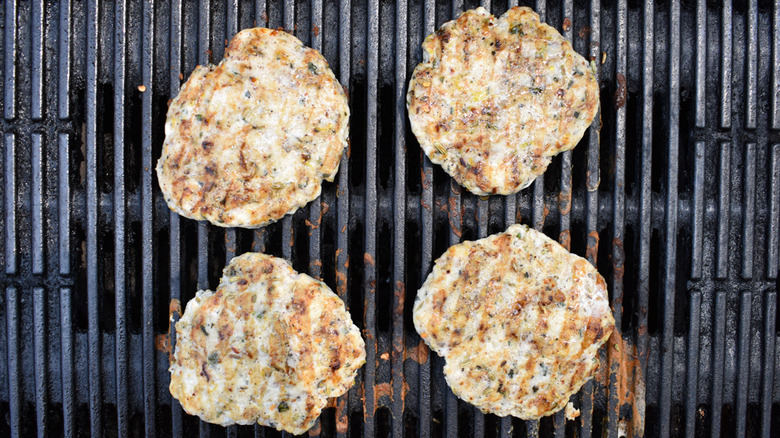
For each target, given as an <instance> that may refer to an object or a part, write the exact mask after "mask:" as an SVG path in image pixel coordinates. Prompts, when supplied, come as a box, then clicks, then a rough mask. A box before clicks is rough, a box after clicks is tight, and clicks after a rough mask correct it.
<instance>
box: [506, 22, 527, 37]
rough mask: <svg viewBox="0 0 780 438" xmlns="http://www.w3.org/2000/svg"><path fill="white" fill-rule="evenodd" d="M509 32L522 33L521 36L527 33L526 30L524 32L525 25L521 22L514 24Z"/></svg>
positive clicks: (513, 33)
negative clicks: (520, 23)
mask: <svg viewBox="0 0 780 438" xmlns="http://www.w3.org/2000/svg"><path fill="white" fill-rule="evenodd" d="M509 33H511V34H512V35H520V36H523V35H525V32H523V26H521V25H519V24H516V25H514V26H512V28H511V29H509Z"/></svg>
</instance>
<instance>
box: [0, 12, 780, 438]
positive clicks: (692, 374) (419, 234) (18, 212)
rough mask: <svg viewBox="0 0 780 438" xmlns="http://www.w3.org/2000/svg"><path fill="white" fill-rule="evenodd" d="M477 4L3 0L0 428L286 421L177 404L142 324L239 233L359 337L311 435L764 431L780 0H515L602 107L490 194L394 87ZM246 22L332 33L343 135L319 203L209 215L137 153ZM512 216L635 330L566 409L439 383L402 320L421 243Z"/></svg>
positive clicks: (773, 405) (152, 332)
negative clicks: (532, 414) (278, 211)
mask: <svg viewBox="0 0 780 438" xmlns="http://www.w3.org/2000/svg"><path fill="white" fill-rule="evenodd" d="M482 3H484V4H485V6H487V7H488V9H490V10H491V11H492V12H493V13H496V14H500V13H502V12H503V11H505V10H506V9H507V8H508V7H509V6H513V5H514V4H515V2H513V1H509V2H499V1H496V2H492V3H491V2H482ZM476 6H479V4H477V3H476V2H474V1H467V2H463V1H458V2H454V4H449V3H446V2H435V1H433V0H414V1H408V0H404V1H400V2H389V1H379V0H367V1H358V0H338V1H336V0H314V1H313V2H280V1H265V0H254V1H249V0H232V1H227V2H209V1H206V0H201V1H197V2H196V1H184V2H183V1H181V0H171V1H169V2H160V3H156V2H150V1H143V2H137V1H129V2H128V1H115V2H98V1H97V0H88V1H86V2H71V1H68V0H59V1H53V2H44V1H42V0H34V1H32V2H18V1H15V0H11V1H6V2H4V3H3V4H2V7H0V23H2V31H1V34H2V37H1V38H2V44H0V50H2V52H0V59H2V64H3V65H2V69H3V77H2V81H0V87H2V93H0V94H2V96H3V98H2V111H0V113H2V118H1V119H0V131H2V135H1V136H0V137H1V138H2V146H3V153H2V154H0V169H2V177H0V179H1V180H2V182H1V185H0V187H2V191H1V193H2V195H0V197H2V205H3V213H4V214H2V215H0V229H2V232H0V246H2V251H0V266H2V270H0V288H2V292H3V293H0V355H2V357H3V358H4V359H3V360H0V376H2V377H0V435H4V436H5V435H23V436H29V435H36V434H37V435H44V434H46V435H65V436H82V435H88V434H90V433H91V434H92V435H96V436H102V435H105V434H111V435H113V434H117V435H120V436H126V435H128V434H129V433H128V431H130V430H134V431H138V432H139V433H140V432H141V431H143V433H144V434H145V435H150V436H154V435H161V436H170V435H173V436H191V435H193V434H195V433H200V434H201V435H202V436H208V435H210V434H214V435H220V436H221V435H228V436H237V435H242V436H245V435H255V436H275V435H278V434H277V433H276V431H272V430H268V429H265V428H262V427H259V426H257V427H254V428H252V427H231V428H227V429H223V428H219V427H213V426H209V425H207V424H205V423H201V422H199V421H198V420H197V418H193V417H191V416H189V415H187V414H185V413H184V412H183V411H182V410H181V408H180V407H179V405H178V404H177V403H176V402H175V400H171V397H170V395H169V393H168V389H167V384H168V379H169V377H168V372H167V354H166V353H164V352H162V351H158V350H156V349H155V338H156V336H159V335H162V334H165V333H167V332H168V330H169V328H170V326H171V323H169V321H168V318H169V302H170V300H172V299H178V300H180V301H181V302H182V304H184V303H186V302H187V300H189V299H190V298H192V297H193V296H194V293H195V291H196V290H197V289H198V288H205V287H209V286H211V287H214V286H215V285H216V284H217V282H218V277H219V275H220V272H221V269H222V267H223V266H224V265H225V264H226V262H227V261H228V260H229V259H230V258H231V257H233V256H234V255H237V254H241V253H243V252H246V251H250V250H254V251H264V252H268V253H270V254H273V255H277V256H282V257H284V258H287V259H289V260H291V261H292V263H293V266H294V267H295V269H296V270H299V271H301V272H308V273H309V274H312V275H314V276H319V277H322V278H323V279H324V281H325V282H326V283H327V284H328V285H329V286H331V287H332V288H333V289H334V290H335V291H336V292H337V293H338V294H339V295H340V296H341V297H342V298H344V300H345V301H346V303H347V305H348V306H349V309H350V310H351V313H352V315H353V319H354V320H355V322H356V323H357V324H358V325H359V327H360V328H361V329H362V330H363V334H364V337H365V338H366V341H367V347H368V363H367V365H366V367H365V368H364V369H363V370H362V371H361V373H360V376H359V379H358V383H357V384H356V385H355V387H353V388H352V389H351V390H350V392H349V393H348V394H347V395H345V396H343V397H341V398H339V399H338V400H335V401H334V403H333V405H332V406H331V407H329V408H328V409H326V410H325V411H324V412H323V414H322V417H321V419H320V421H319V423H318V424H317V425H316V426H315V427H314V429H313V431H312V434H313V435H317V434H319V435H321V436H377V435H381V436H386V435H390V434H392V435H393V436H486V437H487V436H501V437H509V436H539V435H541V436H567V435H568V436H593V435H596V436H599V435H602V434H603V433H607V434H608V435H609V436H617V435H619V434H621V433H623V431H626V432H629V433H632V434H637V433H638V432H639V430H640V427H641V424H642V422H643V423H644V425H645V426H646V427H645V433H646V434H647V435H649V436H668V435H673V436H680V435H689V434H693V433H694V432H695V433H696V434H697V435H716V434H723V435H726V436H731V435H743V434H745V435H748V436H767V437H768V436H774V435H777V434H778V433H780V432H779V431H780V415H777V412H778V409H780V388H778V387H777V385H780V380H777V381H776V380H775V374H776V371H780V370H778V367H780V361H777V360H775V357H776V348H775V345H776V341H777V339H778V338H777V336H778V328H779V327H778V323H777V305H778V301H777V300H778V294H777V292H778V268H779V267H780V97H778V96H780V62H778V59H780V39H778V38H777V35H778V34H779V33H780V6H778V4H777V2H774V3H772V2H759V1H757V0H752V1H748V2H744V4H743V3H734V4H732V2H723V3H720V2H705V1H704V0H697V1H687V0H686V1H683V2H681V1H680V0H670V1H668V2H657V3H656V2H653V1H648V2H644V3H643V4H639V3H635V2H627V1H625V0H615V1H607V2H604V3H599V2H595V1H594V2H575V1H573V0H563V1H562V2H549V4H548V2H546V1H545V0H539V1H537V2H535V3H532V4H529V5H528V6H532V7H533V8H534V9H535V10H536V11H538V12H539V13H540V15H541V16H542V18H543V19H544V20H545V21H547V22H548V23H550V24H551V25H552V26H554V27H556V28H557V29H559V30H563V34H564V36H565V37H566V38H568V39H570V40H571V42H572V44H573V46H574V48H575V50H577V51H578V52H580V53H582V54H585V55H587V56H589V57H590V58H591V59H593V60H594V62H595V64H596V66H597V68H598V77H599V82H600V84H601V93H602V94H601V97H602V99H601V100H602V104H603V106H602V109H601V110H602V111H601V117H600V118H601V125H599V124H598V123H595V124H594V126H593V127H592V128H591V129H590V131H589V133H588V134H587V135H586V137H585V138H584V139H583V141H582V142H581V143H580V145H579V146H578V147H577V148H576V149H574V150H573V151H571V152H569V153H565V154H563V155H562V156H560V157H558V158H556V159H555V160H554V161H553V164H552V165H551V166H550V169H549V170H548V171H547V173H545V175H543V177H541V178H539V180H537V182H536V183H535V184H534V185H533V186H532V187H529V188H528V189H526V190H524V191H522V192H521V193H519V194H517V195H516V196H509V197H491V198H489V199H480V198H477V197H475V196H473V195H471V194H469V193H467V192H465V191H463V190H461V188H460V187H459V186H458V185H457V184H454V183H453V182H452V181H451V179H450V178H449V177H448V176H447V175H446V174H445V173H444V172H442V171H441V169H440V168H439V167H438V166H432V165H431V163H430V162H429V161H428V160H427V159H425V158H424V157H423V154H422V153H421V151H420V149H419V146H418V144H417V142H416V140H415V139H414V136H413V135H411V132H410V131H409V126H408V122H407V117H406V110H405V94H406V84H407V82H408V79H409V77H410V75H411V71H412V70H413V68H414V67H415V66H416V64H417V63H418V62H419V61H420V59H421V57H422V53H421V50H420V43H421V42H422V41H423V39H424V37H425V36H426V35H427V34H430V33H432V32H433V31H434V30H435V29H436V28H438V27H439V26H441V25H442V24H443V23H444V22H445V21H447V20H450V19H452V18H453V17H455V16H456V15H457V14H459V13H460V12H462V11H463V10H465V9H468V8H473V7H476ZM254 25H267V26H269V27H274V28H276V27H283V28H285V29H288V30H290V31H292V32H293V33H295V34H296V36H298V37H299V38H301V39H302V40H303V42H304V43H306V44H307V45H310V46H312V47H314V48H316V49H318V50H320V51H321V52H322V53H323V54H324V55H325V57H326V58H327V59H328V61H329V62H330V64H331V68H332V69H333V70H334V72H336V75H337V77H338V78H339V80H340V81H341V82H342V84H344V85H345V86H346V87H347V88H348V92H349V95H350V98H351V107H352V113H353V117H352V125H351V148H350V152H349V153H348V154H347V156H345V157H343V158H342V163H341V167H340V170H339V174H338V177H337V179H336V181H335V182H334V183H333V184H326V185H325V186H324V188H323V194H322V197H321V198H320V199H319V200H317V201H315V202H313V203H312V204H311V205H310V206H308V207H307V208H305V209H302V210H301V211H299V212H298V213H296V214H295V215H294V216H291V217H286V218H285V219H283V220H282V221H280V222H279V223H277V224H274V225H271V226H269V227H266V228H265V229H262V230H257V231H250V230H237V229H230V230H223V229H218V228H215V227H211V226H209V225H206V224H198V223H195V222H193V221H190V220H186V219H182V218H180V217H178V216H177V215H176V214H173V213H171V212H170V211H169V210H168V209H167V207H166V205H165V203H164V201H163V199H162V197H161V195H160V192H159V190H158V188H157V182H156V179H155V175H154V172H153V166H154V164H155V163H156V160H157V158H158V157H159V154H160V148H161V145H162V141H163V137H164V133H163V120H164V119H165V112H166V109H167V105H166V102H167V101H168V99H170V98H172V97H173V96H175V95H176V93H177V92H178V90H179V87H180V84H181V81H182V80H183V79H184V78H186V77H187V76H188V75H189V74H190V72H192V70H193V69H194V68H195V66H196V65H197V64H203V63H206V62H210V61H211V62H216V61H218V60H219V59H220V58H221V57H222V55H223V52H224V45H225V42H226V41H227V40H229V39H230V37H232V35H233V34H235V33H236V32H237V31H238V30H239V29H243V28H246V27H251V26H254ZM621 104H622V105H621ZM599 127H600V129H599ZM515 222H523V223H526V224H529V225H531V226H534V227H536V228H538V229H541V230H542V231H544V232H545V233H546V234H548V235H550V236H551V237H553V238H556V239H558V240H559V241H561V242H562V243H563V244H565V245H567V246H569V247H570V248H571V250H572V251H573V252H575V253H577V254H580V255H583V256H585V257H587V258H588V259H589V260H590V261H591V262H592V263H594V264H596V266H597V267H598V268H599V270H600V272H601V273H602V274H603V275H604V276H605V278H606V279H607V281H608V283H609V289H610V299H611V303H612V306H613V310H614V313H615V318H616V322H617V326H618V327H619V328H620V329H621V332H622V337H623V339H624V341H625V342H624V343H620V342H618V341H616V340H613V341H612V342H611V343H610V345H609V346H608V348H606V349H605V351H604V352H603V364H604V366H603V367H602V371H601V372H600V374H599V376H598V377H597V378H596V379H595V380H594V381H593V382H592V383H589V384H588V385H586V387H585V388H583V390H582V391H581V392H580V394H578V395H576V396H574V397H573V399H572V401H573V402H574V404H575V405H576V406H577V407H578V408H579V409H580V410H581V411H582V414H581V416H580V417H579V418H577V419H576V420H573V421H567V420H566V419H565V418H564V416H563V414H557V415H555V416H553V417H550V418H545V419H542V420H541V421H538V422H523V421H520V420H517V419H512V418H497V417H494V416H491V415H482V414H481V413H480V412H478V411H476V410H475V409H474V408H472V407H471V406H469V405H467V404H465V403H464V402H462V401H459V400H458V399H457V398H455V397H454V396H453V395H452V393H451V391H450V390H449V388H448V387H447V386H446V384H445V382H444V379H443V375H442V372H441V367H442V364H443V361H442V360H441V359H440V358H439V357H438V356H436V355H435V354H430V353H429V352H428V350H427V348H426V347H425V346H424V344H423V343H422V342H421V340H420V338H419V336H418V335H417V333H416V332H415V331H414V327H413V325H412V323H411V303H413V301H414V298H415V291H416V290H417V289H418V288H419V287H420V284H421V282H422V281H423V279H424V278H425V276H426V275H427V274H428V272H429V270H430V269H431V264H432V261H433V260H435V259H436V258H437V257H438V256H439V255H440V254H441V253H442V252H443V251H444V250H445V249H446V248H447V247H448V246H449V245H451V244H453V243H455V242H460V241H462V240H465V239H475V238H479V237H483V236H486V235H488V234H492V233H495V232H498V231H502V230H503V229H505V228H506V226H507V225H509V224H512V223H515ZM634 351H636V357H634ZM626 394H628V395H629V396H628V397H626ZM773 413H774V414H775V415H773ZM642 420H643V421H642Z"/></svg>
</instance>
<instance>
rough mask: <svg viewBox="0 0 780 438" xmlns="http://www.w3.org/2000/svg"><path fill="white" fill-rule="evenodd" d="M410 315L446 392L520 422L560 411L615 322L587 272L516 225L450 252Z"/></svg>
mask: <svg viewBox="0 0 780 438" xmlns="http://www.w3.org/2000/svg"><path fill="white" fill-rule="evenodd" d="M413 318H414V326H415V328H416V329H417V331H418V332H419V333H420V336H421V337H422V339H423V340H424V341H425V343H426V344H427V345H428V346H429V347H430V348H431V349H432V350H433V351H435V352H436V353H438V354H439V355H440V356H442V357H444V359H445V361H446V364H445V365H444V377H445V379H446V380H447V383H448V384H449V385H450V387H451V388H452V391H453V392H454V393H455V395H457V396H458V397H460V398H461V399H463V400H465V401H467V402H469V403H471V404H473V405H476V406H477V407H478V408H480V409H481V410H482V411H483V412H486V413H492V414H496V415H499V416H506V415H512V416H515V417H519V418H522V419H526V420H530V419H537V418H539V417H541V416H544V415H550V414H552V413H554V412H556V411H558V410H560V409H562V408H563V407H565V406H566V404H567V402H568V400H569V396H571V395H572V394H574V393H576V392H577V391H578V390H579V389H580V388H581V387H582V385H583V384H585V382H587V381H588V379H590V378H591V377H592V376H593V374H594V373H595V371H596V369H597V368H598V365H599V360H598V349H599V347H601V345H602V344H604V342H606V340H607V339H608V338H609V336H610V334H611V333H612V330H613V329H614V326H615V320H614V318H613V317H612V313H611V312H610V308H609V302H608V299H607V286H606V283H605V282H604V279H603V278H602V277H601V275H599V273H598V272H597V271H596V269H595V268H594V267H593V266H592V265H591V264H590V263H588V261H587V260H585V259H583V258H581V257H579V256H576V255H574V254H571V253H569V252H568V251H566V249H564V248H563V247H562V246H561V245H559V244H558V243H557V242H555V241H554V240H552V239H550V238H549V237H547V236H546V235H544V234H543V233H541V232H538V231H535V230H533V229H529V228H528V227H526V226H525V225H513V226H511V227H509V228H508V229H507V230H506V231H505V232H503V233H500V234H495V235H492V236H489V237H487V238H484V239H481V240H477V241H474V242H463V243H461V244H458V245H454V246H452V247H450V248H449V249H448V250H447V251H446V252H445V253H444V254H443V255H442V256H441V257H440V258H439V259H438V260H437V261H436V264H435V266H434V268H433V272H431V274H430V275H429V276H428V278H427V279H426V281H425V283H424V284H423V286H422V287H421V288H420V290H419V291H418V292H417V299H416V301H415V303H414V309H413Z"/></svg>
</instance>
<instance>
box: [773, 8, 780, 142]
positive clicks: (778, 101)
mask: <svg viewBox="0 0 780 438" xmlns="http://www.w3.org/2000/svg"><path fill="white" fill-rule="evenodd" d="M773 12H774V14H773V17H772V23H773V24H772V36H773V38H772V41H774V43H773V44H772V65H773V66H774V68H773V69H772V129H780V0H775V4H774V8H773Z"/></svg>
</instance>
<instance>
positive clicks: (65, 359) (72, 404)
mask: <svg viewBox="0 0 780 438" xmlns="http://www.w3.org/2000/svg"><path fill="white" fill-rule="evenodd" d="M71 309H72V308H71V289H70V288H67V287H64V288H62V289H60V350H61V352H60V376H61V379H62V388H61V389H62V435H63V436H64V437H65V438H71V437H73V436H75V435H76V419H75V412H74V411H75V409H76V401H75V398H76V397H75V395H76V389H75V384H74V381H73V369H74V368H73V344H74V341H73V322H72V319H71V318H72V317H71V315H72V313H73V312H72V310H71ZM9 336H10V335H9ZM9 339H10V338H9ZM9 345H10V344H9ZM9 363H10V361H9Z"/></svg>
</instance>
